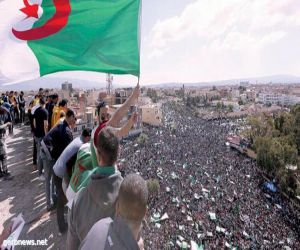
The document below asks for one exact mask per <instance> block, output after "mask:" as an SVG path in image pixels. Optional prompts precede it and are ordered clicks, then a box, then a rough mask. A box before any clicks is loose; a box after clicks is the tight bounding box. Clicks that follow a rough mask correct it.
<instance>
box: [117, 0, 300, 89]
mask: <svg viewBox="0 0 300 250" xmlns="http://www.w3.org/2000/svg"><path fill="white" fill-rule="evenodd" d="M142 9H143V12H142V47H141V82H142V83H147V84H148V83H156V82H157V83H161V82H180V81H183V82H199V81H210V80H222V79H230V78H243V77H251V76H253V77H256V76H264V75H275V74H292V75H298V76H299V75H300V2H299V0H151V1H146V0H144V1H143V8H142ZM116 79H117V80H118V79H120V78H118V77H116ZM120 80H121V79H120Z"/></svg>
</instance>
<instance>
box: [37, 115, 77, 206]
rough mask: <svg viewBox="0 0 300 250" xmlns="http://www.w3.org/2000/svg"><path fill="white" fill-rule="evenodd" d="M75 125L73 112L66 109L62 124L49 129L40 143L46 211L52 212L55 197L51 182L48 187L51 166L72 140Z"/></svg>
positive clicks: (51, 172) (51, 170)
mask: <svg viewBox="0 0 300 250" xmlns="http://www.w3.org/2000/svg"><path fill="white" fill-rule="evenodd" d="M75 123H76V117H75V113H74V111H73V110H71V109H68V111H67V113H66V118H65V120H64V122H63V123H61V124H58V125H57V126H55V127H54V128H53V129H51V130H50V131H49V132H48V133H47V134H46V136H45V137H44V139H43V141H42V143H41V147H42V150H41V157H42V160H43V167H44V171H45V179H46V181H45V191H46V202H47V210H48V211H50V210H52V209H53V208H54V207H55V206H54V205H55V203H56V197H55V194H54V192H53V189H54V183H53V181H52V185H51V187H50V183H51V178H52V176H53V166H54V164H55V162H56V161H57V159H58V158H59V156H60V155H61V153H62V152H63V151H64V149H65V148H66V147H67V146H68V145H69V143H70V142H71V141H72V140H73V135H72V129H73V128H74V127H75ZM51 196H52V203H51Z"/></svg>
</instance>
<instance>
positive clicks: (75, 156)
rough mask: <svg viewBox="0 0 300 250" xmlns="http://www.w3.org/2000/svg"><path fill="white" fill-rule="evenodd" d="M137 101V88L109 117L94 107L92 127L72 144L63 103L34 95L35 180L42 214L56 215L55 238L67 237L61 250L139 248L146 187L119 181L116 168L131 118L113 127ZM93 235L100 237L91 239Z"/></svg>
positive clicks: (131, 178) (135, 180)
mask: <svg viewBox="0 0 300 250" xmlns="http://www.w3.org/2000/svg"><path fill="white" fill-rule="evenodd" d="M138 95H139V86H137V87H136V88H135V89H134V91H133V93H132V95H131V97H129V99H128V100H127V101H126V102H125V103H124V104H123V105H122V107H120V108H119V109H118V110H117V111H116V112H115V113H114V114H113V115H112V116H111V115H110V113H109V107H108V105H107V104H106V103H105V102H100V103H99V105H98V107H97V114H98V117H99V124H98V126H97V127H96V128H94V129H93V130H92V129H91V128H85V129H84V130H83V131H82V133H81V135H80V136H79V137H77V138H75V139H74V140H73V134H72V130H73V128H74V127H75V126H76V113H75V112H74V111H73V110H72V109H69V108H67V100H61V101H59V98H58V95H57V94H52V95H49V94H48V96H45V93H44V92H43V90H40V91H39V93H38V95H37V96H36V99H37V100H33V102H32V105H30V110H29V112H30V120H31V125H32V132H33V135H34V142H35V147H36V153H37V156H36V165H37V169H38V175H39V179H40V180H41V181H44V182H45V193H46V205H47V210H48V211H51V210H53V209H57V224H58V232H59V234H63V233H65V232H68V233H67V249H78V248H82V249H120V248H122V249H139V248H142V245H143V242H142V239H141V237H140V230H141V223H142V220H143V218H144V215H145V213H146V205H147V199H148V190H147V185H146V182H145V181H144V180H143V179H142V178H141V177H140V176H139V175H128V176H126V177H125V179H123V177H122V175H121V173H120V172H119V171H118V168H117V164H116V162H117V158H118V153H119V139H120V138H121V137H123V136H125V135H126V134H128V132H129V130H130V129H131V127H132V126H133V125H134V124H135V122H136V120H137V114H135V113H134V114H133V115H132V116H131V118H130V119H129V120H128V121H127V123H125V125H124V126H123V127H121V128H117V126H118V124H119V122H120V120H121V119H122V118H123V117H124V116H125V115H127V112H128V110H129V108H130V106H132V105H134V104H135V103H136V101H137V98H138ZM50 117H51V118H50ZM83 148H85V149H86V148H88V149H89V150H88V153H87V154H86V155H84V157H85V158H87V157H88V159H86V160H87V161H88V162H89V164H87V165H86V166H83V165H84V164H81V163H82V162H81V161H80V160H79V158H80V157H81V156H82V154H81V156H79V155H80V152H82V149H83ZM78 161H79V162H80V164H78ZM85 167H86V168H85ZM83 169H85V171H86V172H84V171H83ZM78 173H79V175H78ZM75 175H76V176H75ZM83 176H85V177H84V178H83ZM76 178H79V179H80V178H81V185H80V187H79V188H78V189H77V190H76V192H74V193H73V195H71V196H67V195H66V191H67V189H68V188H69V187H68V186H69V183H71V182H72V181H74V180H75V179H76ZM76 180H77V181H78V179H76ZM66 205H68V206H66ZM66 214H67V215H66ZM67 216H68V220H67V219H66V217H67ZM114 218H115V219H114ZM99 232H103V235H102V236H101V237H95V236H94V235H95V234H98V233H99Z"/></svg>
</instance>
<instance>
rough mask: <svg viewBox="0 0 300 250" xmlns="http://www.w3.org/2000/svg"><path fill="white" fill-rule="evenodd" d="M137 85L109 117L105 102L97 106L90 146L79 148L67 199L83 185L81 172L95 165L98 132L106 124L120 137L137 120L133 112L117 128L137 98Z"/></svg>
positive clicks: (138, 89) (72, 196) (125, 133)
mask: <svg viewBox="0 0 300 250" xmlns="http://www.w3.org/2000/svg"><path fill="white" fill-rule="evenodd" d="M139 91H140V88H139V85H137V86H136V87H135V88H134V90H133V92H132V94H131V96H130V97H129V98H128V99H127V100H126V102H125V103H123V105H122V106H121V107H120V108H118V109H117V110H116V112H115V113H114V114H113V116H112V117H111V119H109V117H110V116H109V107H108V105H107V104H106V103H105V102H101V103H100V104H99V105H98V107H97V113H98V122H99V125H98V126H97V127H96V128H95V129H94V130H93V132H92V138H91V144H90V148H87V147H84V148H82V149H79V153H78V155H77V160H76V164H75V168H74V171H73V174H72V177H71V180H70V185H69V187H68V189H67V192H66V195H67V198H68V200H72V199H73V198H74V195H75V194H76V193H77V192H78V190H79V189H80V188H81V187H83V186H84V183H83V184H82V181H83V180H84V176H82V175H83V173H84V172H85V171H87V170H91V169H93V168H96V167H97V164H98V161H97V157H96V150H95V145H96V143H97V142H96V140H97V135H98V134H99V132H100V131H101V130H102V129H103V128H104V127H106V126H110V127H111V129H112V131H113V132H114V133H115V135H116V136H117V137H118V138H122V137H124V136H126V135H128V133H129V131H130V129H131V128H132V127H133V125H134V124H135V123H136V122H137V113H133V115H132V116H131V117H130V119H129V120H128V121H127V122H126V123H125V125H124V126H123V127H121V128H117V126H118V125H119V123H120V121H121V119H122V118H123V117H124V116H125V115H127V114H128V110H129V108H130V107H131V106H133V105H134V104H135V103H136V102H137V99H138V96H139Z"/></svg>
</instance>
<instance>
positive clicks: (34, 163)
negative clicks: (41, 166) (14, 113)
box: [28, 100, 37, 171]
mask: <svg viewBox="0 0 300 250" xmlns="http://www.w3.org/2000/svg"><path fill="white" fill-rule="evenodd" d="M32 108H33V100H32V101H31V102H30V103H29V107H28V118H29V125H30V132H31V134H32V137H33V152H32V169H33V170H34V171H35V170H37V150H36V143H35V140H34V126H33V114H32V113H31V112H32Z"/></svg>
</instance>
